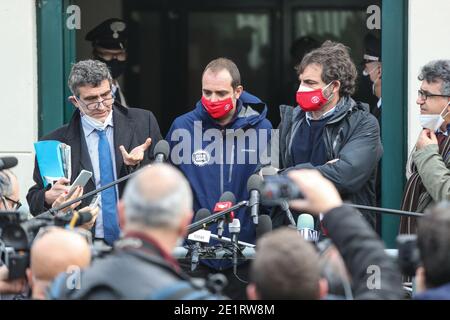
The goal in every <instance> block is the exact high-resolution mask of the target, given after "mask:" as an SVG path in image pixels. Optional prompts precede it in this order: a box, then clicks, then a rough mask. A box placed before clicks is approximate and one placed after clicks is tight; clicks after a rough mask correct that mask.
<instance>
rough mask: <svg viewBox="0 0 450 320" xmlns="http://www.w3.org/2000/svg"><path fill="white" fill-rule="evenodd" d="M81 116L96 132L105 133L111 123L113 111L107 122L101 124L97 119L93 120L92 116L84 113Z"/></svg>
mask: <svg viewBox="0 0 450 320" xmlns="http://www.w3.org/2000/svg"><path fill="white" fill-rule="evenodd" d="M81 116H82V117H83V120H84V121H86V123H89V124H90V125H91V126H93V127H94V128H95V129H96V130H99V131H103V130H105V129H106V126H107V124H108V123H110V120H111V118H112V110H111V112H110V113H109V114H108V117H106V119H105V122H101V121H99V120H97V119H95V118H92V117H91V116H88V115H87V114H85V113H83V114H82V115H81Z"/></svg>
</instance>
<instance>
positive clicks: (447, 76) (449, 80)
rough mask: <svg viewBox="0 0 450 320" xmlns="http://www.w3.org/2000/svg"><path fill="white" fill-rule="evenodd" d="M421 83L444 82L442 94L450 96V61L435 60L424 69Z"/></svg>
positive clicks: (421, 74)
mask: <svg viewBox="0 0 450 320" xmlns="http://www.w3.org/2000/svg"><path fill="white" fill-rule="evenodd" d="M418 78H419V80H420V81H423V80H425V81H427V82H429V83H433V82H438V81H439V80H442V87H441V94H443V95H446V96H447V95H448V96H450V60H433V61H430V62H428V63H427V64H426V65H424V66H423V67H422V70H420V74H419V77H418Z"/></svg>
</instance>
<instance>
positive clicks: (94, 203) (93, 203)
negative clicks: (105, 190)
mask: <svg viewBox="0 0 450 320" xmlns="http://www.w3.org/2000/svg"><path fill="white" fill-rule="evenodd" d="M99 202H100V196H99V194H98V193H97V194H96V195H95V196H94V198H92V201H91V203H90V204H89V208H91V209H94V208H95V207H96V206H98V203H99Z"/></svg>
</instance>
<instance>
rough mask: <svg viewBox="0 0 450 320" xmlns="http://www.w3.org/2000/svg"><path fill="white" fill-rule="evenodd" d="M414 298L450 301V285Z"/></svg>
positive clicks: (433, 289)
mask: <svg viewBox="0 0 450 320" xmlns="http://www.w3.org/2000/svg"><path fill="white" fill-rule="evenodd" d="M413 298H414V299H416V300H450V283H446V284H444V285H442V286H439V287H436V288H431V289H428V290H426V291H424V292H422V293H419V294H417V295H415V296H414V297H413Z"/></svg>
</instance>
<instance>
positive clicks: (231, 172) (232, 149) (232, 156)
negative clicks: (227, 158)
mask: <svg viewBox="0 0 450 320" xmlns="http://www.w3.org/2000/svg"><path fill="white" fill-rule="evenodd" d="M233 164H234V144H233V145H232V146H231V163H230V174H229V175H228V183H231V177H232V175H233Z"/></svg>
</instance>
